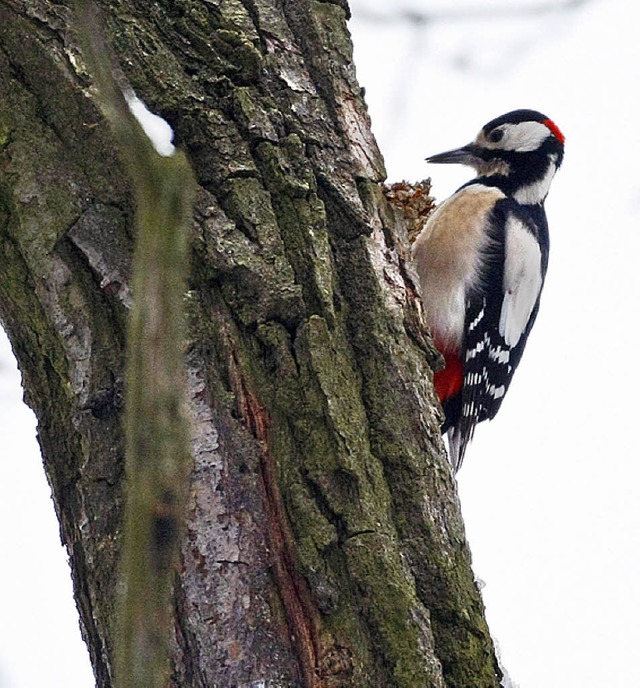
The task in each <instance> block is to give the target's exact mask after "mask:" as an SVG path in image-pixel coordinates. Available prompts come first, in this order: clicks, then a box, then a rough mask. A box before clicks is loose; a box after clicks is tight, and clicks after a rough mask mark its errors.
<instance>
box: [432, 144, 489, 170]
mask: <svg viewBox="0 0 640 688" xmlns="http://www.w3.org/2000/svg"><path fill="white" fill-rule="evenodd" d="M479 161H481V158H480V156H479V155H478V146H476V144H475V143H469V144H467V145H466V146H463V147H462V148H456V149H455V150H450V151H447V152H446V153H438V154H437V155H431V156H429V157H428V158H427V162H433V163H445V164H454V163H457V164H459V165H471V167H475V166H476V165H477V164H478V162H479Z"/></svg>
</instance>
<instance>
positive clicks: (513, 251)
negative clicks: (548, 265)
mask: <svg viewBox="0 0 640 688" xmlns="http://www.w3.org/2000/svg"><path fill="white" fill-rule="evenodd" d="M541 260H542V256H541V253H540V247H539V246H538V242H537V241H536V239H535V237H534V236H533V234H531V232H530V231H529V230H528V229H527V228H526V227H525V225H524V224H523V223H522V222H520V220H518V219H516V218H514V217H510V218H509V219H508V220H507V227H506V241H505V265H504V279H503V289H504V300H503V302H502V310H501V311H500V323H499V325H498V330H499V332H500V334H501V336H502V337H503V338H504V340H505V342H506V343H507V345H508V346H511V347H513V346H516V344H517V343H518V342H519V341H520V337H521V336H522V334H523V332H524V330H525V329H526V327H527V323H528V322H529V318H530V317H531V313H532V311H533V308H534V306H535V305H536V301H537V300H538V296H539V295H540V289H541V288H542V272H541Z"/></svg>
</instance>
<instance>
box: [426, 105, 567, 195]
mask: <svg viewBox="0 0 640 688" xmlns="http://www.w3.org/2000/svg"><path fill="white" fill-rule="evenodd" d="M563 156H564V135H563V134H562V132H561V131H560V129H559V128H558V126H557V125H556V124H555V123H554V122H553V121H552V120H551V119H549V118H548V117H546V116H545V115H543V114H541V113H540V112H536V111H535V110H514V111H513V112H508V113H507V114H506V115H502V116H501V117H496V119H493V120H491V121H490V122H489V123H488V124H485V125H484V127H482V129H481V130H480V133H479V134H478V136H477V137H476V139H475V141H473V142H472V143H469V144H467V145H466V146H462V148H456V149H455V150H450V151H447V152H446V153H439V154H437V155H432V156H430V157H428V158H427V162H432V163H460V164H462V165H469V166H471V167H473V168H474V169H475V170H476V172H477V173H478V175H479V176H480V177H498V178H500V177H502V178H503V179H502V180H501V183H500V186H507V187H508V189H507V190H508V191H509V192H510V193H512V194H514V195H516V194H517V192H518V191H521V196H522V198H521V199H518V200H520V202H521V203H540V202H542V201H543V200H544V197H545V196H546V194H547V191H548V189H549V184H550V183H551V180H552V179H553V175H554V174H555V172H556V170H557V169H558V168H559V167H560V165H561V163H562V158H563Z"/></svg>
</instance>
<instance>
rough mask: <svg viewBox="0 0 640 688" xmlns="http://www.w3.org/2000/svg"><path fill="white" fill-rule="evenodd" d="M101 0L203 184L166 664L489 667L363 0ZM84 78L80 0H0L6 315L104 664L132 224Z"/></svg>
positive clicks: (367, 673) (245, 679) (79, 592)
mask: <svg viewBox="0 0 640 688" xmlns="http://www.w3.org/2000/svg"><path fill="white" fill-rule="evenodd" d="M101 6H102V7H103V8H104V10H105V12H106V21H107V25H108V33H109V36H108V39H109V41H110V43H111V45H112V46H113V48H114V51H115V53H116V54H117V56H118V59H119V61H120V64H121V66H122V69H123V71H124V73H125V75H126V78H127V79H128V81H129V82H130V84H131V86H132V87H133V88H134V89H135V91H136V92H137V94H138V95H139V96H140V97H141V98H143V99H144V101H145V102H146V103H147V104H148V106H149V107H150V108H151V109H152V110H153V111H155V112H157V113H159V114H161V115H162V116H163V117H165V118H166V119H167V120H168V121H169V122H170V124H171V125H172V126H173V128H174V131H175V133H176V142H177V144H178V145H179V146H181V147H183V148H184V150H185V151H186V152H187V154H188V156H189V158H190V160H191V162H192V165H193V167H194V170H195V172H196V176H197V179H198V184H199V187H198V192H197V199H196V211H195V217H194V223H193V255H192V269H191V276H190V290H189V292H188V294H187V295H186V296H185V298H186V300H187V304H188V309H189V314H190V332H191V337H190V342H189V348H188V371H187V372H188V380H189V394H190V412H191V418H192V427H193V437H192V444H193V450H194V454H195V471H194V474H193V478H192V487H191V496H190V506H189V523H188V525H187V535H186V540H185V542H184V546H183V572H182V575H181V577H180V579H179V580H178V581H177V584H176V589H175V633H174V640H173V647H172V666H173V675H172V685H175V686H221V687H222V686H250V685H257V684H258V682H264V683H263V684H264V685H268V686H369V685H370V686H381V687H386V686H445V685H446V686H450V687H453V686H456V687H460V688H468V687H469V686H474V687H475V686H478V687H484V686H496V685H498V684H499V679H498V673H499V672H498V669H497V668H496V663H495V659H494V655H493V648H492V644H491V640H490V637H489V634H488V631H487V628H486V624H485V621H484V618H483V607H482V603H481V600H480V596H479V593H478V591H477V589H476V586H475V583H474V580H473V574H472V571H471V568H470V557H469V552H468V549H467V545H466V542H465V537H464V530H463V525H462V520H461V516H460V512H459V506H458V500H457V496H456V491H455V484H454V481H453V478H452V476H451V471H450V469H449V467H448V465H447V463H446V455H445V453H444V450H443V447H442V443H441V440H440V434H439V428H438V424H439V417H438V411H437V410H436V409H437V402H436V400H435V397H434V394H433V390H432V386H431V372H430V368H429V361H431V362H433V361H435V360H436V355H435V353H434V352H433V350H432V349H431V347H430V346H429V344H428V341H427V339H426V337H425V335H424V333H423V332H422V331H421V326H420V323H421V319H420V314H419V311H418V309H417V305H416V298H415V291H414V289H413V285H412V281H411V278H410V276H409V274H408V273H407V271H406V269H405V267H404V259H405V257H406V255H407V247H406V232H405V231H404V228H403V227H401V226H400V225H399V223H398V221H397V218H396V217H395V216H394V215H393V214H392V213H391V212H390V210H389V209H388V206H386V203H385V201H384V198H383V196H382V193H381V190H380V187H379V182H380V180H381V179H382V177H383V174H384V172H383V163H382V160H381V157H380V154H379V152H378V150H377V148H376V145H375V142H374V141H373V138H372V136H371V134H370V130H369V122H368V118H367V115H366V111H365V107H364V104H363V101H362V98H361V94H360V90H359V88H358V85H357V83H356V80H355V76H354V68H353V64H352V61H351V44H350V39H349V35H348V32H347V27H346V15H347V12H348V10H347V7H346V3H345V2H318V1H312V0H242V1H241V0H220V1H215V2H191V1H189V0H182V1H181V2H165V1H160V2H142V1H138V2H134V1H133V0H129V1H127V0H121V1H115V0H114V1H112V2H106V0H105V1H104V2H102V3H101ZM94 95H95V94H94V93H93V92H92V89H91V82H90V79H89V76H88V75H87V74H86V71H85V69H84V67H83V64H82V61H81V59H80V58H79V54H78V51H77V48H76V40H75V37H74V32H73V22H72V18H71V13H70V9H69V7H68V5H67V3H65V2H45V1H44V0H28V1H27V0H23V1H20V0H4V1H2V2H0V169H1V170H2V172H1V177H0V317H1V319H2V322H3V324H4V326H5V327H6V329H7V331H8V334H9V336H10V338H11V341H12V344H13V347H14V351H15V353H16V355H17V357H18V361H19V364H20V367H21V370H22V372H23V376H24V385H25V394H26V399H27V401H28V403H29V405H30V406H31V407H32V408H33V409H34V410H35V412H36V415H37V417H38V421H39V439H40V444H41V447H42V451H43V457H44V461H45V468H46V471H47V475H48V477H49V481H50V483H51V487H52V491H53V496H54V500H55V503H56V508H57V512H58V516H59V518H60V524H61V533H62V538H63V540H64V542H65V544H66V545H67V547H68V550H69V553H70V558H71V565H72V570H73V578H74V583H75V592H76V599H77V603H78V608H79V610H80V616H81V623H82V628H83V633H84V637H85V639H86V641H87V644H88V646H89V650H90V653H91V658H92V662H93V666H94V669H95V674H96V680H97V685H98V686H101V687H102V686H109V685H111V681H112V666H113V641H114V639H113V635H112V621H113V600H114V589H115V570H116V562H117V555H118V549H119V542H120V536H121V517H122V504H123V478H124V476H123V453H124V440H123V431H122V424H121V420H122V418H121V415H122V377H123V367H124V344H125V342H124V331H125V321H126V317H127V311H128V307H129V305H130V303H131V290H130V282H129V265H130V258H131V254H132V246H133V242H134V236H133V234H134V232H133V225H132V216H133V213H132V208H131V196H130V191H129V186H128V182H127V178H126V175H125V173H124V170H123V168H122V166H121V164H120V162H119V160H118V159H117V156H116V153H115V146H114V142H113V140H112V138H111V135H110V132H109V130H108V128H107V126H106V124H105V123H104V121H103V119H102V118H101V116H100V115H99V111H98V109H97V108H96V105H95V103H94Z"/></svg>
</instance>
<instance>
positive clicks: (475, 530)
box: [0, 0, 640, 688]
mask: <svg viewBox="0 0 640 688" xmlns="http://www.w3.org/2000/svg"><path fill="white" fill-rule="evenodd" d="M534 3H535V0H529V2H526V3H523V4H526V5H529V6H530V5H533V4H534ZM438 4H440V6H441V7H442V8H443V9H444V10H445V11H447V12H449V11H451V10H450V9H449V8H451V6H452V3H445V2H440V3H437V2H430V1H427V0H423V1H420V0H412V1H409V0H405V1H404V2H399V1H398V0H352V9H353V10H354V19H353V21H352V22H351V30H352V32H353V34H354V41H355V45H356V65H357V69H358V77H359V79H360V82H361V84H362V85H363V86H365V87H366V90H367V96H366V98H367V102H368V104H369V108H370V113H371V116H372V120H373V129H374V132H375V133H376V136H377V138H378V143H379V145H380V147H381V149H382V152H383V154H384V156H385V159H386V162H387V169H388V172H389V178H390V180H397V179H401V178H407V179H411V180H417V179H421V178H423V177H426V176H429V175H430V176H431V177H432V178H433V181H434V193H435V194H436V196H437V198H438V199H440V200H442V199H443V198H445V197H446V196H447V195H449V194H450V193H451V192H452V191H453V190H455V188H456V187H457V186H458V185H460V184H461V183H463V182H464V181H466V180H467V179H468V178H469V175H470V172H469V170H467V169H465V168H458V169H456V168H454V167H451V166H435V165H433V166H428V165H426V163H425V162H424V158H425V157H426V156H427V155H429V154H433V153H438V152H441V151H444V150H448V149H450V148H452V147H455V146H459V145H462V144H464V143H467V142H468V141H470V140H471V139H472V138H473V137H474V136H475V134H476V133H477V131H478V130H479V129H480V127H481V126H482V125H483V124H484V123H485V122H487V121H488V120H490V119H492V118H493V117H495V116H497V115H500V114H503V113H504V112H507V111H508V110H512V109H516V108H521V107H524V108H534V109H536V110H540V111H542V112H544V113H545V114H546V115H548V116H549V117H551V118H552V119H553V120H554V121H555V122H556V123H557V124H558V126H559V127H560V128H561V129H562V131H563V133H564V134H565V135H566V137H567V144H566V154H565V163H564V166H563V168H562V169H561V171H560V172H559V174H558V176H557V177H556V180H555V181H554V184H553V186H552V188H551V194H550V196H549V200H548V202H547V213H548V216H549V224H550V232H551V242H552V246H551V260H550V266H549V273H548V277H547V283H546V286H545V293H544V295H543V302H542V307H541V312H540V315H539V317H538V321H537V323H536V326H535V328H534V330H533V334H532V336H531V337H530V340H529V343H528V346H527V352H526V353H525V355H524V358H523V361H522V363H521V365H520V368H519V369H518V373H517V374H516V377H515V381H514V383H513V385H512V387H511V388H510V391H509V394H508V396H507V400H506V401H505V403H504V405H503V407H502V408H501V410H500V413H499V414H498V417H497V418H496V420H494V421H493V422H491V423H485V424H482V425H481V426H480V427H479V429H478V431H477V433H476V437H475V439H474V441H473V443H472V444H471V446H470V447H469V450H468V452H467V456H466V459H465V464H464V466H463V468H462V470H461V472H460V473H459V476H458V482H459V487H460V496H461V501H462V507H463V512H464V516H465V522H466V526H467V534H468V537H469V541H470V544H471V548H472V551H473V555H474V569H475V571H476V574H477V576H478V577H479V578H481V579H482V580H483V581H484V582H485V584H486V587H485V588H484V597H485V602H486V604H487V609H488V612H487V613H488V618H489V622H490V626H491V629H492V632H493V634H494V636H495V637H496V638H497V639H498V641H499V643H500V645H501V648H502V655H503V661H504V663H505V665H506V667H507V669H508V670H509V673H510V674H511V676H512V678H513V679H514V681H515V682H517V683H518V684H519V685H520V686H521V688H627V687H629V686H640V664H639V663H638V662H637V659H636V657H637V648H638V647H639V646H640V630H639V628H640V626H639V624H638V622H637V616H638V613H639V612H640V604H639V602H640V599H639V597H640V593H639V583H640V555H639V554H638V533H639V532H640V487H639V486H640V475H639V473H640V468H639V464H640V461H639V459H640V451H639V442H638V439H637V437H638V435H637V434H636V433H635V432H634V430H633V428H634V427H635V425H636V423H637V420H636V404H635V399H634V398H633V397H634V393H635V391H636V390H637V389H638V387H639V384H640V373H639V370H640V368H639V367H638V366H637V365H636V362H635V355H636V353H637V349H638V341H639V340H638V338H637V330H638V324H637V323H638V317H637V314H638V303H637V297H638V295H640V288H639V287H640V276H639V274H638V270H637V263H638V258H637V256H638V255H640V233H639V232H638V228H637V225H638V222H639V220H640V179H639V177H638V174H637V172H636V169H635V164H634V163H635V161H636V160H638V159H640V137H638V135H637V130H638V125H637V123H638V121H640V95H638V85H639V84H640V78H639V77H640V43H639V42H638V35H640V5H637V4H634V3H629V2H628V0H607V1H605V0H591V2H590V3H588V4H587V5H586V6H585V7H584V8H582V9H578V10H575V11H572V12H562V11H557V12H555V13H553V14H551V15H544V16H529V17H527V18H526V19H518V18H516V17H514V16H513V15H510V16H509V17H508V18H505V19H502V20H501V19H499V18H498V17H490V18H488V19H477V18H476V19H474V20H454V21H448V22H444V21H443V22H440V21H435V22H432V23H429V24H427V25H423V26H421V27H417V28H416V27H415V26H413V25H409V24H407V23H402V22H392V21H388V20H385V21H383V22H381V23H378V24H376V23H372V22H370V21H365V20H362V19H360V18H359V17H360V12H359V10H361V9H366V10H368V11H369V12H371V11H372V10H375V11H378V12H382V13H388V14H389V16H391V15H392V14H393V13H397V11H398V10H399V9H402V8H413V9H414V10H418V11H426V10H429V9H432V8H434V7H437V6H438ZM519 4H521V3H517V2H514V0H510V1H509V0H504V2H492V3H491V6H497V7H507V8H510V9H512V8H514V7H515V6H516V5H519ZM549 4H552V3H549ZM556 4H557V5H558V6H560V5H561V4H562V3H560V2H558V3H556ZM488 6H489V3H488V2H487V1H486V0H473V1H472V0H469V1H468V2H465V3H464V4H463V3H458V4H456V5H455V6H454V7H455V10H456V11H458V10H459V8H462V7H469V8H471V9H472V10H474V9H480V10H484V9H485V8H487V7H488ZM614 334H615V335H616V337H614V336H613V335H614ZM616 341H617V342H618V344H615V342H616ZM623 348H624V349H627V350H628V351H624V353H625V354H626V356H625V357H623V356H622V353H623V351H622V350H623ZM20 399H21V391H20V386H19V375H18V374H17V372H16V371H15V367H14V364H13V363H11V356H10V350H9V348H8V345H7V343H6V340H4V339H3V338H2V339H0V530H1V533H2V535H1V537H2V541H3V549H4V552H5V556H4V557H3V560H4V562H5V565H4V566H3V567H2V574H1V576H2V578H1V580H2V585H0V609H1V610H2V614H1V617H0V618H1V620H0V688H34V687H35V686H45V685H46V686H47V687H50V688H57V687H58V686H59V687H60V688H62V687H63V686H64V688H87V687H89V686H92V685H93V678H92V675H91V671H90V668H89V665H88V659H87V655H86V651H85V649H84V646H83V644H82V641H81V640H80V634H79V632H78V630H77V617H76V613H75V608H74V604H73V601H72V597H71V584H70V580H69V574H68V570H67V567H66V563H65V561H66V554H65V553H64V550H63V549H62V547H61V546H60V545H59V537H58V532H57V523H56V521H55V516H54V513H53V507H52V504H51V501H50V499H49V489H48V486H47V484H46V480H45V478H44V473H43V471H42V467H41V460H40V456H39V449H38V446H37V443H36V441H35V437H34V435H35V431H34V421H33V416H32V414H31V413H30V411H28V409H26V407H25V406H24V405H23V404H22V403H21V401H20ZM16 514H19V517H16ZM34 617H38V620H37V622H35V623H34V622H33V621H32V619H33V618H34ZM34 648H36V650H35V651H34Z"/></svg>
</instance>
